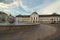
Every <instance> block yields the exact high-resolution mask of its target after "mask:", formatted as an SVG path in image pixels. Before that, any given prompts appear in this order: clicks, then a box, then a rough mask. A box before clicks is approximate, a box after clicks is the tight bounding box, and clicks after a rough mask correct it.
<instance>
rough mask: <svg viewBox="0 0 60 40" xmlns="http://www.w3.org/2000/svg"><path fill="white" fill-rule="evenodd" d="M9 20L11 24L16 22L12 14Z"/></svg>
mask: <svg viewBox="0 0 60 40" xmlns="http://www.w3.org/2000/svg"><path fill="white" fill-rule="evenodd" d="M8 22H9V23H10V24H13V23H14V22H15V18H14V17H13V16H11V15H10V16H9V17H8Z"/></svg>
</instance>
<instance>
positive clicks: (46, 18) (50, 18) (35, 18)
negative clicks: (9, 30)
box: [16, 12, 60, 23]
mask: <svg viewBox="0 0 60 40" xmlns="http://www.w3.org/2000/svg"><path fill="white" fill-rule="evenodd" d="M16 22H18V23H19V22H30V23H60V15H58V14H57V13H53V14H51V15H39V14H38V13H37V12H33V13H32V14H31V15H17V16H16Z"/></svg>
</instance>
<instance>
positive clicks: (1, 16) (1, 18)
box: [0, 11, 8, 23]
mask: <svg viewBox="0 0 60 40" xmlns="http://www.w3.org/2000/svg"><path fill="white" fill-rule="evenodd" d="M7 17H8V14H6V13H4V12H2V11H0V23H1V22H6V21H7Z"/></svg>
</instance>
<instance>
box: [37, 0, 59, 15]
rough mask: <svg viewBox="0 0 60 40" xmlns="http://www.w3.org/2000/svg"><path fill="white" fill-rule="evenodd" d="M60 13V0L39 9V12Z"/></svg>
mask: <svg viewBox="0 0 60 40" xmlns="http://www.w3.org/2000/svg"><path fill="white" fill-rule="evenodd" d="M54 12H56V13H60V1H59V0H58V1H56V2H54V3H53V4H51V5H49V6H47V7H45V8H43V9H39V12H38V13H39V14H52V13H54Z"/></svg>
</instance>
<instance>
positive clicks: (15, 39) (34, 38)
mask: <svg viewBox="0 0 60 40" xmlns="http://www.w3.org/2000/svg"><path fill="white" fill-rule="evenodd" d="M56 32H57V29H56V27H52V26H49V25H44V24H40V25H39V27H36V28H33V29H26V30H23V31H17V32H13V33H0V40H43V39H44V38H46V37H48V36H51V35H53V34H55V33H56Z"/></svg>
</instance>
